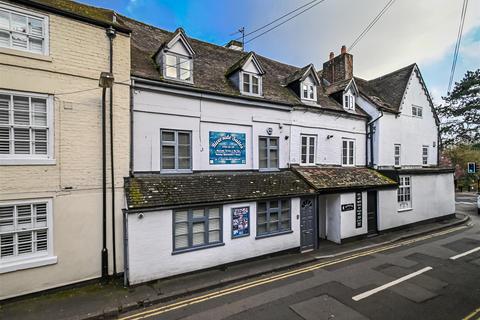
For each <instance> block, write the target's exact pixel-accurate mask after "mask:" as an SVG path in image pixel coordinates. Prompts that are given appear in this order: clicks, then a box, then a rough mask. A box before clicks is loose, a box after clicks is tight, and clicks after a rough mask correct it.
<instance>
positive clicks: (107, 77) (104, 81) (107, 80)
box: [98, 72, 115, 88]
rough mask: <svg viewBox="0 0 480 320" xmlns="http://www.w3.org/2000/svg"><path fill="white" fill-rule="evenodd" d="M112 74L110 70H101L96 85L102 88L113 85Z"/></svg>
mask: <svg viewBox="0 0 480 320" xmlns="http://www.w3.org/2000/svg"><path fill="white" fill-rule="evenodd" d="M113 80H115V79H114V77H113V74H111V73H110V72H102V73H100V79H99V81H98V86H99V87H102V88H111V87H112V86H113Z"/></svg>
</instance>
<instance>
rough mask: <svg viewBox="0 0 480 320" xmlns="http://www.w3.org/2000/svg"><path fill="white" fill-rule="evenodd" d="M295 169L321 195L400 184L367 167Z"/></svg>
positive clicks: (297, 167)
mask: <svg viewBox="0 0 480 320" xmlns="http://www.w3.org/2000/svg"><path fill="white" fill-rule="evenodd" d="M293 169H294V170H295V171H296V172H297V173H298V174H299V175H300V176H301V177H303V178H304V179H305V180H306V181H307V182H308V183H309V184H310V185H311V186H312V187H314V188H315V190H317V191H318V192H319V193H332V192H339V191H349V190H366V189H380V188H393V187H396V186H397V185H398V184H397V182H395V181H394V180H392V179H390V178H387V177H385V176H384V175H382V174H380V173H379V172H377V171H375V170H373V169H369V168H365V167H324V166H314V167H313V166H312V167H301V166H295V167H293Z"/></svg>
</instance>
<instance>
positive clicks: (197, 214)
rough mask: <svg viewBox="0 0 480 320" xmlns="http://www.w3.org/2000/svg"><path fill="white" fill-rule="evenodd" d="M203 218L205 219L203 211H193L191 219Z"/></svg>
mask: <svg viewBox="0 0 480 320" xmlns="http://www.w3.org/2000/svg"><path fill="white" fill-rule="evenodd" d="M203 217H205V210H204V209H195V210H193V218H203ZM202 223H203V222H202Z"/></svg>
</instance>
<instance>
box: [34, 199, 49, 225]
mask: <svg viewBox="0 0 480 320" xmlns="http://www.w3.org/2000/svg"><path fill="white" fill-rule="evenodd" d="M34 208H35V227H37V228H38V227H46V226H47V204H46V203H38V204H35V205H34Z"/></svg>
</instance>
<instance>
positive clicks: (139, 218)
mask: <svg viewBox="0 0 480 320" xmlns="http://www.w3.org/2000/svg"><path fill="white" fill-rule="evenodd" d="M143 217H145V215H144V214H143V213H141V212H140V213H139V214H137V218H138V220H142V219H143Z"/></svg>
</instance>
